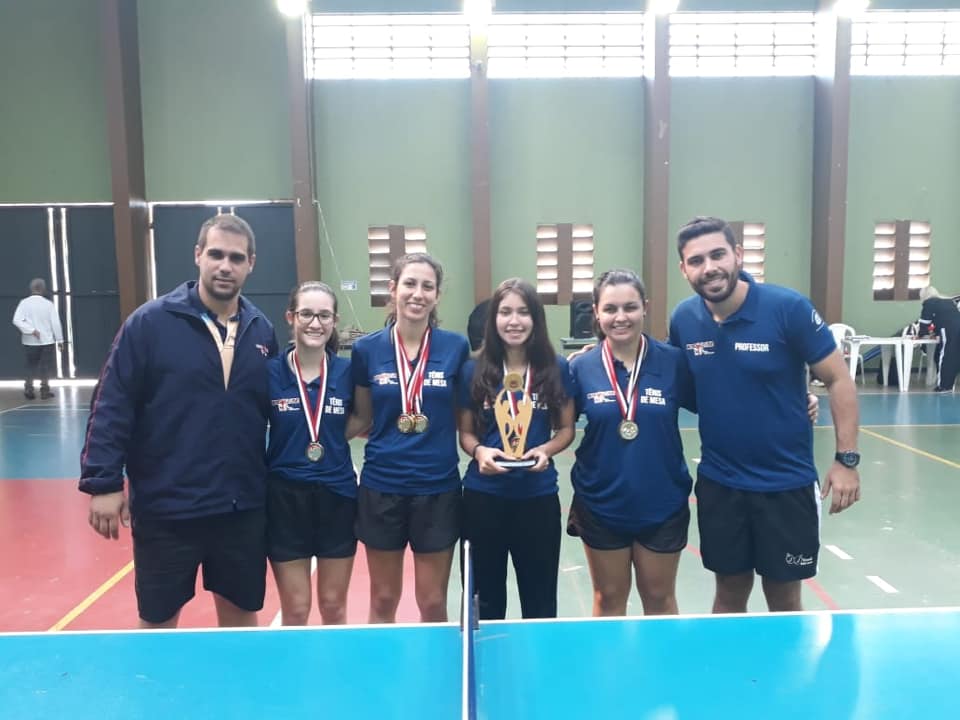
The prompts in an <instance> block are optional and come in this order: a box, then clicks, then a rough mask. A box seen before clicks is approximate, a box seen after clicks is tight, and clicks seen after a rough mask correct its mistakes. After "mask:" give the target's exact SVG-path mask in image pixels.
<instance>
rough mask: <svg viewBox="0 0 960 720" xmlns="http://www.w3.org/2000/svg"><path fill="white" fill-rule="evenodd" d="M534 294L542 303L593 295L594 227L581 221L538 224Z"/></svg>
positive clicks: (585, 298) (561, 301) (583, 298)
mask: <svg viewBox="0 0 960 720" xmlns="http://www.w3.org/2000/svg"><path fill="white" fill-rule="evenodd" d="M536 242H537V295H539V296H540V299H541V300H542V301H543V303H544V305H569V304H570V303H571V302H573V301H574V300H591V299H592V298H593V280H594V249H595V247H596V246H595V235H594V227H593V225H591V224H584V223H539V224H538V225H537V235H536Z"/></svg>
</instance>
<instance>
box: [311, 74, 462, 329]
mask: <svg viewBox="0 0 960 720" xmlns="http://www.w3.org/2000/svg"><path fill="white" fill-rule="evenodd" d="M469 122H470V84H469V82H468V81H466V80H446V81H445V80H422V81H418V80H408V81H399V80H390V81H377V80H364V81H322V82H316V83H315V84H314V134H315V144H316V177H317V196H318V198H319V201H320V209H321V211H322V215H323V220H324V223H323V224H322V225H321V233H320V234H321V239H320V245H321V262H322V267H323V279H324V280H326V281H327V282H329V283H330V284H331V285H332V286H333V287H334V288H339V287H340V282H341V281H342V280H355V281H356V282H357V290H356V291H355V292H341V293H340V315H341V318H342V321H341V322H342V324H343V325H359V327H361V328H363V329H364V330H375V329H377V328H378V327H381V326H382V325H383V322H384V317H385V315H384V310H383V308H371V307H370V283H369V274H368V269H367V268H368V264H367V263H368V256H367V228H368V227H369V226H371V225H407V226H411V225H412V226H420V225H422V226H425V227H426V231H427V249H428V250H429V252H430V253H431V254H432V255H434V256H436V258H437V259H438V260H439V261H440V262H441V263H442V264H443V266H444V271H445V277H444V282H443V288H442V296H441V303H440V310H439V313H440V317H441V320H442V321H443V325H444V327H446V328H448V329H451V330H457V331H459V332H465V330H466V318H467V316H468V315H469V313H470V311H471V310H472V309H473V249H472V244H471V243H472V240H471V206H470V174H469V171H470V151H469V148H470V136H469V133H470V124H469ZM324 227H325V229H326V234H325V233H324ZM328 239H329V242H328ZM334 258H335V262H334ZM338 270H339V272H338ZM351 303H352V305H353V307H351Z"/></svg>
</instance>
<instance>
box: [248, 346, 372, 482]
mask: <svg viewBox="0 0 960 720" xmlns="http://www.w3.org/2000/svg"><path fill="white" fill-rule="evenodd" d="M291 350H292V347H288V348H287V349H286V350H285V351H284V352H283V353H281V354H280V355H279V356H277V357H275V358H273V359H272V360H271V361H270V362H269V363H268V365H267V369H268V371H269V374H270V441H269V444H268V446H267V467H268V468H269V471H270V476H271V477H273V476H280V477H282V478H284V479H286V480H295V481H299V482H313V483H323V484H324V485H326V486H327V487H328V488H329V489H330V490H332V491H333V492H335V493H338V494H340V495H345V496H347V497H356V495H357V475H356V473H355V472H354V470H353V460H352V459H351V457H350V445H349V444H348V443H347V439H346V430H347V418H349V417H350V411H351V410H352V409H353V379H352V378H351V376H350V361H349V360H347V359H346V358H341V357H337V356H336V355H334V354H331V353H327V396H326V399H325V400H324V403H323V405H324V407H323V417H322V418H321V419H320V437H319V441H320V444H321V445H323V449H324V454H323V459H321V460H320V461H318V462H311V461H310V460H309V459H308V458H307V455H306V452H307V445H309V444H310V431H309V430H308V429H307V418H306V416H305V415H304V413H303V406H302V403H301V402H300V391H299V389H298V388H297V376H296V375H295V374H294V372H293V370H291V368H290V364H289V361H288V360H287V358H288V356H289V354H290V351H291ZM319 394H320V383H319V382H317V381H316V380H314V381H313V382H310V383H308V384H307V397H308V398H309V400H310V408H311V409H312V410H313V411H314V412H315V411H316V407H317V396H318V395H319Z"/></svg>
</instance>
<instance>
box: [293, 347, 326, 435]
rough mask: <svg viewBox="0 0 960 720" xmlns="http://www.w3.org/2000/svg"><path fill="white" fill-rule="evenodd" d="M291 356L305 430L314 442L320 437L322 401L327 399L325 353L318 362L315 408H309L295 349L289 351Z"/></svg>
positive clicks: (305, 387)
mask: <svg viewBox="0 0 960 720" xmlns="http://www.w3.org/2000/svg"><path fill="white" fill-rule="evenodd" d="M290 357H292V358H293V367H294V368H295V369H296V374H297V390H299V391H300V403H301V404H302V405H303V414H304V415H305V416H306V418H307V430H309V431H310V442H312V443H315V442H318V441H319V438H320V418H322V417H323V403H324V401H325V400H326V399H327V353H326V352H324V353H323V360H322V361H321V362H320V376H319V378H318V380H319V381H320V389H319V391H318V393H317V409H316V410H315V411H313V410H311V408H310V396H309V395H308V394H307V383H306V381H305V380H304V379H303V372H302V371H301V370H300V358H298V357H297V351H296V350H293V351H292V352H291V353H290Z"/></svg>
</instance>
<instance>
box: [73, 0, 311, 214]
mask: <svg viewBox="0 0 960 720" xmlns="http://www.w3.org/2000/svg"><path fill="white" fill-rule="evenodd" d="M64 4H69V3H64ZM138 7H139V16H138V19H139V28H140V30H139V32H140V77H141V93H142V96H143V141H144V166H145V171H146V184H147V197H148V199H150V200H151V201H160V200H205V199H210V198H222V199H272V200H276V199H289V198H290V197H291V196H292V195H293V184H292V180H291V177H290V141H289V137H290V115H289V111H288V109H287V108H288V104H289V96H288V92H287V69H286V57H287V55H286V45H285V41H284V25H283V19H282V18H281V17H280V15H279V14H278V13H277V11H276V8H275V5H274V3H273V2H272V1H271V0H200V1H198V0H139V3H138Z"/></svg>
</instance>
